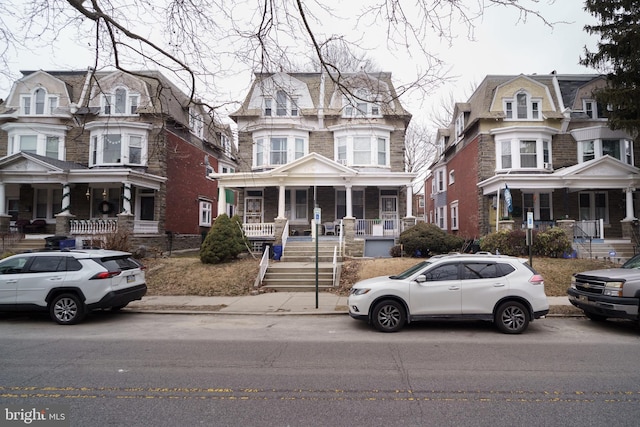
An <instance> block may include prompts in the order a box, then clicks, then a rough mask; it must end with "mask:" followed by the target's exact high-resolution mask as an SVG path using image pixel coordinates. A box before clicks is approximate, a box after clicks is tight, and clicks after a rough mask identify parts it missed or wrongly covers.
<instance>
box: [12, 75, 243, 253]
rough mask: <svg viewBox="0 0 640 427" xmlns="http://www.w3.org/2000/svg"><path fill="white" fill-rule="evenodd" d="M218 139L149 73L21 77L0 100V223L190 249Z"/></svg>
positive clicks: (199, 111)
mask: <svg viewBox="0 0 640 427" xmlns="http://www.w3.org/2000/svg"><path fill="white" fill-rule="evenodd" d="M227 134H228V128H227V127H224V126H219V125H217V124H216V123H214V122H213V121H212V120H211V118H210V117H209V116H208V115H207V114H206V113H205V111H204V109H203V108H202V106H200V105H197V104H194V103H189V99H188V97H187V96H186V95H185V94H184V93H183V92H182V91H180V90H179V89H178V88H177V87H176V86H175V85H173V84H172V83H171V82H170V81H169V80H167V79H166V78H165V77H164V76H163V75H162V74H160V73H158V72H153V71H142V72H139V73H136V75H132V74H125V73H123V72H120V71H110V72H107V71H101V72H94V71H93V70H92V69H89V70H87V71H28V72H23V77H22V78H21V79H19V80H17V81H16V82H15V83H14V84H13V86H12V89H11V92H10V93H9V95H8V97H7V98H6V100H5V101H4V102H3V103H2V104H0V156H1V157H0V193H1V196H0V229H1V230H2V232H4V233H6V232H7V231H9V230H16V231H20V232H22V231H27V232H28V231H37V232H38V233H39V234H42V235H44V236H46V235H64V236H68V237H71V238H76V240H77V243H80V241H83V240H84V241H86V240H87V239H92V238H93V237H95V236H96V235H99V236H104V235H105V234H108V233H113V232H115V231H117V230H127V231H128V232H129V233H131V239H132V243H133V245H134V248H135V245H146V246H149V247H157V248H160V249H161V250H164V249H165V248H166V246H167V244H168V241H167V240H168V238H171V239H172V242H171V243H172V245H173V248H175V249H177V248H180V247H191V248H193V247H199V244H200V240H201V233H203V232H205V231H207V230H208V229H209V227H210V226H211V221H212V219H213V218H215V217H216V216H217V214H218V211H217V209H218V203H217V197H218V189H217V184H216V182H215V181H214V180H212V179H211V178H210V177H209V176H208V175H209V173H211V172H214V171H217V170H218V169H220V168H221V167H222V165H225V166H226V167H235V160H234V153H233V152H232V150H231V146H230V145H229V144H227V145H225V143H224V141H226V142H228V135H227ZM222 208H223V209H225V211H226V209H228V206H226V205H224V206H222ZM34 224H38V229H36V227H34Z"/></svg>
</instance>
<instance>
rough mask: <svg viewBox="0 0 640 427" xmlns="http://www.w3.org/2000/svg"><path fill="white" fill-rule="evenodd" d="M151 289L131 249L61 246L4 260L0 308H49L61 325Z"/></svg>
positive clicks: (0, 268)
mask: <svg viewBox="0 0 640 427" xmlns="http://www.w3.org/2000/svg"><path fill="white" fill-rule="evenodd" d="M146 292H147V284H146V282H145V273H144V267H143V266H142V264H140V263H139V262H137V261H136V260H134V259H133V258H132V257H131V254H130V253H128V252H120V251H109V250H101V249H100V250H95V249H90V250H62V251H43V252H30V253H24V254H19V255H13V256H10V257H7V258H5V259H3V260H1V261H0V311H47V310H48V311H49V315H50V316H51V319H52V320H54V321H56V322H58V323H59V324H61V325H71V324H74V323H77V322H79V321H81V320H82V319H83V318H84V316H85V314H86V313H87V312H89V311H91V310H94V309H112V310H119V309H121V308H122V307H124V306H126V305H127V304H128V303H129V302H131V301H134V300H139V299H141V298H142V297H143V295H144V294H145V293H146Z"/></svg>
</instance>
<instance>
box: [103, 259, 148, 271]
mask: <svg viewBox="0 0 640 427" xmlns="http://www.w3.org/2000/svg"><path fill="white" fill-rule="evenodd" d="M100 264H102V265H103V266H104V267H105V268H106V269H107V270H108V271H118V270H119V271H123V270H133V269H135V268H140V264H138V263H137V262H136V261H135V260H134V259H133V258H131V257H128V256H121V257H108V258H102V259H100Z"/></svg>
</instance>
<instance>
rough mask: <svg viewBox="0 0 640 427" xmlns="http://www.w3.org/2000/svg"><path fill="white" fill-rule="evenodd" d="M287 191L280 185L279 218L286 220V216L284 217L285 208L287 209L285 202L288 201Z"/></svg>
mask: <svg viewBox="0 0 640 427" xmlns="http://www.w3.org/2000/svg"><path fill="white" fill-rule="evenodd" d="M285 190H286V188H285V186H284V185H280V186H279V187H278V218H285V215H284V208H285V201H286V193H285Z"/></svg>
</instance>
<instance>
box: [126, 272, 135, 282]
mask: <svg viewBox="0 0 640 427" xmlns="http://www.w3.org/2000/svg"><path fill="white" fill-rule="evenodd" d="M135 281H136V276H135V274H132V275H130V276H127V283H131V282H135Z"/></svg>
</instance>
